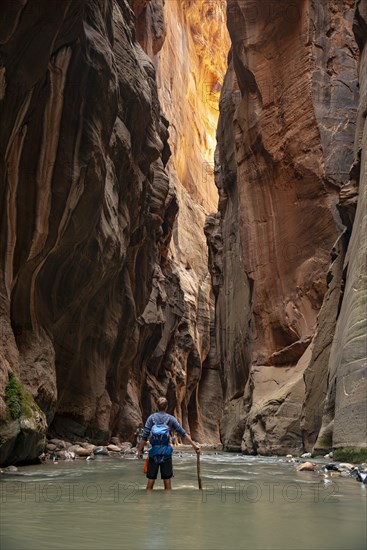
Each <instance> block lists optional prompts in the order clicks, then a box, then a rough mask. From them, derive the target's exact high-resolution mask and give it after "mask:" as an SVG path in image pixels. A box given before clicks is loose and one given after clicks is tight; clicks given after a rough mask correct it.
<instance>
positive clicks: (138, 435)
mask: <svg viewBox="0 0 367 550" xmlns="http://www.w3.org/2000/svg"><path fill="white" fill-rule="evenodd" d="M143 433H144V428H143V424H139V426H138V427H137V429H136V432H135V436H136V444H135V447H137V446H138V445H139V443H140V441H141V439H142V437H143Z"/></svg>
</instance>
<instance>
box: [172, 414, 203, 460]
mask: <svg viewBox="0 0 367 550" xmlns="http://www.w3.org/2000/svg"><path fill="white" fill-rule="evenodd" d="M171 419H172V420H171V421H172V427H173V429H174V430H175V431H176V432H177V433H178V434H179V435H180V436H181V438H182V439H183V441H186V442H187V443H189V444H190V445H191V446H192V447H193V448H194V449H195V452H197V453H200V446H199V445H198V444H197V443H195V442H194V441H193V440H192V439H191V437H189V435H188V434H187V433H186V432H185V430H184V429H183V427H182V426H181V424H180V423H179V422H178V421H177V419H176V418H175V417H174V416H172V417H171Z"/></svg>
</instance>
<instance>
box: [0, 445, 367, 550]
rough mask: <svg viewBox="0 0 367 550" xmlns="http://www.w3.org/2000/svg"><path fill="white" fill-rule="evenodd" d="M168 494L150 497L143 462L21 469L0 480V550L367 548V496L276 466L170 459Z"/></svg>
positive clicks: (274, 462) (279, 462)
mask: <svg viewBox="0 0 367 550" xmlns="http://www.w3.org/2000/svg"><path fill="white" fill-rule="evenodd" d="M174 465H175V478H174V480H173V490H172V491H171V493H165V492H164V491H163V483H162V482H161V481H160V480H157V482H156V486H157V489H155V490H154V491H153V492H151V493H146V491H145V490H144V487H145V476H144V474H143V473H142V472H141V469H142V462H139V461H137V460H136V459H133V458H132V459H108V458H107V459H106V458H99V459H96V460H95V461H93V462H87V461H77V462H59V463H58V464H57V465H53V464H49V465H46V466H32V467H27V468H22V469H20V473H21V474H23V475H19V476H18V475H12V476H11V475H3V476H1V482H0V489H1V546H0V548H1V550H8V549H9V550H23V549H24V550H25V549H26V550H32V549H38V550H40V549H47V550H53V549H62V550H64V549H71V550H79V549H84V548H85V549H89V550H94V549H97V548H98V549H107V550H110V549H111V550H112V549H115V548H116V549H125V548H129V549H137V550H140V549H142V550H145V549H149V550H151V549H159V550H161V549H167V550H168V549H170V550H175V549H180V550H186V549H192V550H202V549H203V550H204V549H205V550H206V549H208V550H209V549H210V550H216V549H218V550H219V549H220V550H222V549H224V548H226V549H232V548H233V549H236V550H239V549H251V550H252V549H261V550H263V549H281V550H284V549H292V550H294V549H298V550H312V549H317V550H321V549H329V548H330V549H333V550H338V549H340V550H359V549H364V548H365V547H366V494H367V486H366V485H364V486H363V485H361V484H360V483H358V482H357V481H356V480H355V479H353V478H352V479H350V478H328V479H325V478H321V477H320V476H319V475H317V474H315V473H313V472H307V473H301V472H296V471H294V466H293V465H292V464H288V463H286V462H285V461H284V460H283V459H277V458H268V459H264V458H250V457H242V456H235V455H230V454H220V455H214V454H209V453H204V454H203V455H202V458H201V469H202V480H203V487H204V490H203V491H199V490H198V489H197V483H196V459H195V457H194V456H189V455H187V456H184V457H182V458H179V457H175V458H174Z"/></svg>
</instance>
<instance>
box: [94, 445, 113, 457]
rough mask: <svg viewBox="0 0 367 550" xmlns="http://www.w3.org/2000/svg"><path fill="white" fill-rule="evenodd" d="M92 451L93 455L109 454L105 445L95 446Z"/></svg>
mask: <svg viewBox="0 0 367 550" xmlns="http://www.w3.org/2000/svg"><path fill="white" fill-rule="evenodd" d="M93 453H94V454H95V455H101V456H109V453H108V451H107V449H106V447H95V448H94V449H93Z"/></svg>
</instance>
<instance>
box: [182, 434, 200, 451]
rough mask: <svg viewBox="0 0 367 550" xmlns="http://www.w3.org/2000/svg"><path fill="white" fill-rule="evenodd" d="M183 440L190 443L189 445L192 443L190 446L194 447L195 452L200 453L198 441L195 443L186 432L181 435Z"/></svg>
mask: <svg viewBox="0 0 367 550" xmlns="http://www.w3.org/2000/svg"><path fill="white" fill-rule="evenodd" d="M183 440H184V441H187V442H188V443H190V445H192V447H193V448H194V449H195V452H196V453H200V445H198V443H195V442H194V441H193V440H192V439H191V437H189V436H188V435H187V434H186V435H185V436H184V437H183Z"/></svg>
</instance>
